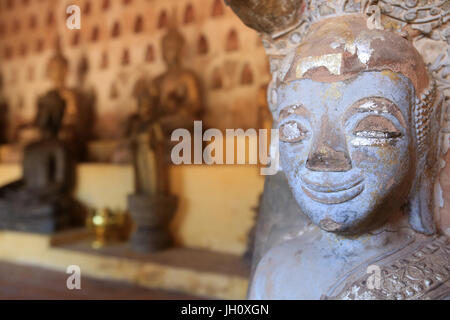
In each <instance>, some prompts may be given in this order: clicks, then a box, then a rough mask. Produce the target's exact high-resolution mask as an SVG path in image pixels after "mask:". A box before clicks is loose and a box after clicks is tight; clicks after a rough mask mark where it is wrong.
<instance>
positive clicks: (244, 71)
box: [3, 45, 255, 97]
mask: <svg viewBox="0 0 450 320" xmlns="http://www.w3.org/2000/svg"><path fill="white" fill-rule="evenodd" d="M143 58H144V60H145V61H146V62H149V63H151V62H153V61H154V60H155V51H154V48H153V46H152V45H149V46H148V47H147V48H146V49H145V53H144V57H143ZM119 59H120V60H119V61H110V60H111V59H110V56H109V54H108V52H102V53H101V55H100V57H99V59H96V60H97V61H96V64H97V65H98V70H99V71H100V70H106V69H108V68H109V67H110V66H111V67H113V68H116V67H117V66H121V67H125V66H128V65H130V64H131V63H132V61H131V54H130V51H129V50H128V49H124V50H123V51H122V53H121V55H120V58H119ZM112 62H114V63H112ZM92 65H94V66H95V64H91V63H90V62H89V60H88V58H87V57H86V56H83V57H82V58H81V59H80V61H79V62H78V63H77V64H76V65H74V66H73V67H70V68H74V69H75V70H73V71H74V72H76V73H77V74H78V75H80V74H87V73H88V72H90V71H91V70H90V69H91V66H92ZM224 69H225V67H223V66H216V67H214V68H213V69H212V71H211V72H210V74H209V75H207V74H206V76H205V73H204V72H203V73H202V74H203V75H204V77H206V80H207V82H208V84H209V88H210V89H212V90H218V89H222V88H223V87H224V79H223V78H224V75H223V73H224ZM238 70H240V71H238V73H239V75H240V76H239V82H238V83H240V84H241V85H251V84H253V82H254V78H255V76H254V74H255V72H254V70H253V67H252V65H251V64H250V63H248V62H245V61H244V62H242V63H240V67H238ZM37 73H38V72H37V71H36V66H35V65H29V66H28V67H25V68H21V69H20V70H19V69H17V68H12V69H11V71H10V72H9V74H7V75H6V74H4V75H3V78H4V81H5V84H7V85H11V86H14V85H16V84H18V83H21V82H22V83H23V82H27V83H31V82H34V81H40V80H42V79H44V80H45V79H47V78H48V73H47V71H46V70H43V71H42V75H41V74H37ZM39 73H41V70H39ZM77 78H79V77H77ZM113 96H114V97H115V95H111V97H113Z"/></svg>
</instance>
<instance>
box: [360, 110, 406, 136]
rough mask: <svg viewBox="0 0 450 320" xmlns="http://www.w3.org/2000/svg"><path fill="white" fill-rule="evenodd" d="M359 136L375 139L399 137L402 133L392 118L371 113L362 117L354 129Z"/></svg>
mask: <svg viewBox="0 0 450 320" xmlns="http://www.w3.org/2000/svg"><path fill="white" fill-rule="evenodd" d="M353 134H354V135H355V136H357V137H364V138H374V139H393V138H399V137H400V136H401V135H402V133H401V132H400V131H399V130H398V129H397V127H396V126H395V125H394V123H392V121H391V120H389V119H387V118H385V117H383V116H378V115H370V116H367V117H365V118H364V119H362V120H361V121H360V122H359V123H358V124H357V125H356V127H355V129H354V130H353Z"/></svg>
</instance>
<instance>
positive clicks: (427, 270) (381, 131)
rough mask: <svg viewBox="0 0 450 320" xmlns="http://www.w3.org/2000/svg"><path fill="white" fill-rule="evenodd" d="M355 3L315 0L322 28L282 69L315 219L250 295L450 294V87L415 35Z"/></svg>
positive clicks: (284, 105) (302, 189)
mask: <svg viewBox="0 0 450 320" xmlns="http://www.w3.org/2000/svg"><path fill="white" fill-rule="evenodd" d="M229 2H230V3H231V4H233V1H229ZM236 3H238V2H235V4H236ZM299 3H301V1H299ZM348 3H350V1H306V4H305V5H306V8H304V7H303V9H302V10H304V12H305V15H307V16H308V18H309V19H306V20H305V21H309V22H310V25H309V26H308V27H307V28H306V30H305V31H304V33H303V34H302V35H301V41H299V43H298V45H296V46H292V47H291V48H290V51H289V50H288V52H286V54H285V57H284V58H283V60H282V61H281V62H279V69H278V72H276V73H274V79H273V81H272V83H271V85H270V88H269V97H270V104H271V110H272V113H273V117H274V120H275V126H276V128H278V129H279V157H280V165H281V168H282V171H283V172H284V175H285V176H286V179H287V184H288V185H289V188H290V192H291V193H292V196H293V199H295V202H296V203H297V205H298V208H297V210H298V211H297V213H298V215H299V216H300V215H302V216H303V218H300V219H304V220H306V221H307V222H306V223H305V224H304V225H305V227H304V228H303V229H302V230H301V232H298V233H297V234H296V235H294V236H292V235H291V236H289V237H285V239H284V241H278V243H276V244H274V245H273V246H272V247H271V248H268V249H267V250H266V251H265V252H264V253H263V255H262V257H261V259H260V260H259V261H257V263H256V265H255V269H254V270H253V275H252V280H251V285H250V289H249V298H251V299H448V298H450V286H449V284H450V242H449V240H448V238H447V237H446V236H443V235H440V234H439V231H438V230H437V229H436V226H435V223H434V220H433V217H434V211H435V210H436V209H437V201H436V198H438V197H436V196H438V195H439V186H438V174H439V170H440V167H441V163H440V158H439V156H440V153H441V152H440V127H441V120H442V114H443V113H442V109H443V103H444V95H443V92H441V91H440V90H439V88H437V87H436V81H435V80H436V79H434V77H433V76H432V75H431V74H430V72H429V71H428V70H427V66H426V64H425V62H424V59H423V57H422V56H421V54H420V53H419V52H418V50H417V49H416V47H415V46H414V44H413V42H412V41H411V40H410V34H409V33H408V31H410V30H407V29H405V30H403V31H402V32H395V31H392V30H391V29H389V28H387V27H384V26H383V25H382V23H381V20H379V21H376V18H377V17H373V16H371V15H368V12H369V11H367V10H365V9H364V7H363V6H362V3H359V2H356V3H355V2H354V1H353V2H352V4H353V7H351V8H349V7H348V6H347V5H348ZM323 4H328V5H326V6H323ZM314 5H316V6H314ZM377 8H378V9H377ZM241 9H242V8H241ZM371 10H372V12H376V14H377V15H378V18H379V16H380V14H381V12H382V11H381V9H380V7H375V8H374V7H372V8H371ZM237 12H238V13H239V11H237ZM297 25H298V24H297ZM294 29H295V26H294ZM291 31H292V29H290V30H289V31H288V34H289V32H291ZM278 36H279V35H278ZM265 192H270V190H267V189H266V190H265ZM279 205H282V204H281V203H280V204H279ZM278 210H279V211H280V212H283V208H282V207H279V208H278Z"/></svg>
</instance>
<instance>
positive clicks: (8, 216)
mask: <svg viewBox="0 0 450 320" xmlns="http://www.w3.org/2000/svg"><path fill="white" fill-rule="evenodd" d="M76 207H77V204H76V202H75V201H74V200H72V199H71V198H69V197H67V198H66V197H61V198H58V199H56V200H54V201H49V202H46V203H32V204H27V203H22V202H20V201H7V200H3V199H2V200H0V229H1V230H10V231H21V232H31V233H40V234H52V233H56V232H59V231H63V230H67V229H70V228H72V227H77V226H80V225H81V222H80V221H77V222H75V221H74V220H75V219H74V217H75V216H76V214H75V210H76V209H75V208H76Z"/></svg>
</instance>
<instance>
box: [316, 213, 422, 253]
mask: <svg viewBox="0 0 450 320" xmlns="http://www.w3.org/2000/svg"><path fill="white" fill-rule="evenodd" d="M321 232H322V234H323V237H322V239H323V240H324V241H325V245H326V246H327V247H329V250H331V251H332V252H333V253H334V254H335V255H337V256H349V255H352V256H361V257H363V256H365V255H366V254H367V253H368V252H372V251H373V250H379V251H380V252H381V251H383V250H389V248H393V247H398V246H402V245H404V244H407V243H408V242H409V241H410V239H411V235H414V234H415V231H414V230H413V229H412V228H411V227H410V225H409V222H408V216H407V215H403V214H401V213H399V214H398V215H395V216H394V217H393V218H391V219H390V220H389V221H388V222H387V223H385V224H384V225H383V226H382V227H380V228H378V229H375V230H372V231H370V232H368V233H366V234H362V235H357V236H340V235H336V234H333V233H330V232H326V231H323V230H321Z"/></svg>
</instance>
